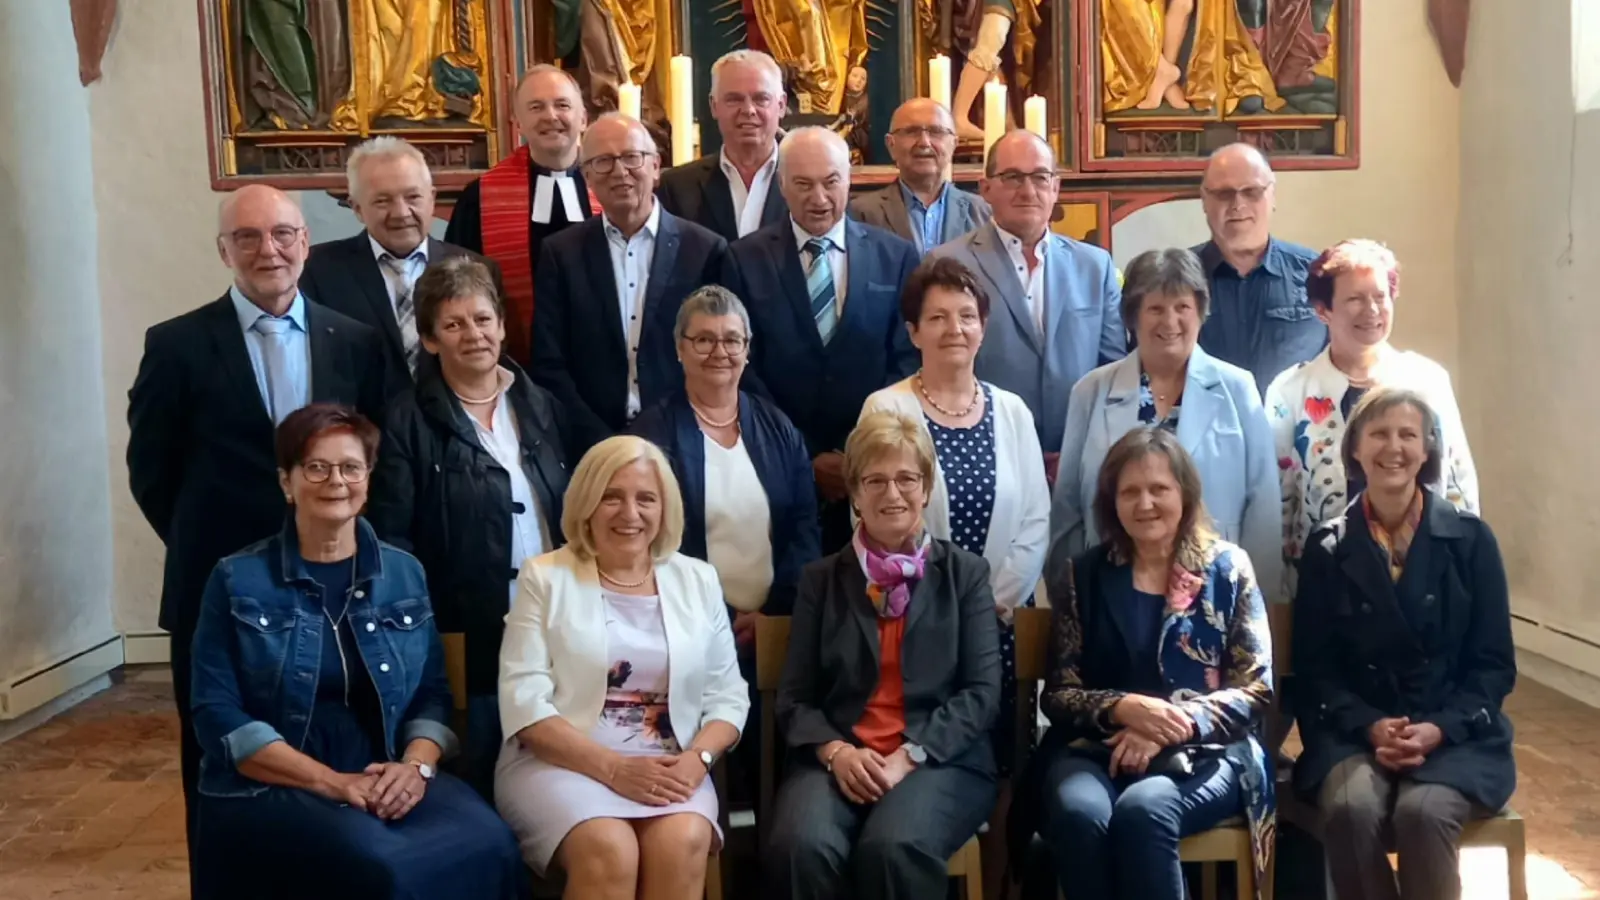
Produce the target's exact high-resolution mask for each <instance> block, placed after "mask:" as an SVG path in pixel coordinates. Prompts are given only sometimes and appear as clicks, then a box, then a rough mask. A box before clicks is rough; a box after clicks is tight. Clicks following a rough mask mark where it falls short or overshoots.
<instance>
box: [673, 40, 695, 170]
mask: <svg viewBox="0 0 1600 900" xmlns="http://www.w3.org/2000/svg"><path fill="white" fill-rule="evenodd" d="M693 65H694V63H693V62H692V61H691V60H690V59H689V57H687V56H674V57H673V58H672V68H671V74H672V99H671V104H670V108H669V109H668V110H667V119H668V121H670V122H671V123H672V164H673V165H675V166H681V165H683V164H684V163H686V162H688V161H689V160H691V159H694V145H695V139H694V69H693Z"/></svg>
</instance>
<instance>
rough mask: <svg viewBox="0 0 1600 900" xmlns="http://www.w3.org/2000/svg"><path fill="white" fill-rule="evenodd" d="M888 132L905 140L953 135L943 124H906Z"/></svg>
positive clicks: (934, 138)
mask: <svg viewBox="0 0 1600 900" xmlns="http://www.w3.org/2000/svg"><path fill="white" fill-rule="evenodd" d="M889 133H890V134H892V135H894V136H895V137H897V138H901V139H903V140H907V141H919V140H921V139H923V138H927V139H928V140H930V141H937V140H939V139H940V138H947V137H954V136H955V131H953V130H951V129H949V128H946V127H944V126H943V125H907V126H905V127H904V128H896V129H895V130H893V131H891V132H889Z"/></svg>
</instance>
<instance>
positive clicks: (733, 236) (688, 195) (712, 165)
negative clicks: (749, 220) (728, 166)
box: [656, 153, 789, 241]
mask: <svg viewBox="0 0 1600 900" xmlns="http://www.w3.org/2000/svg"><path fill="white" fill-rule="evenodd" d="M656 196H657V197H659V198H661V206H662V208H664V209H666V211H667V212H670V213H672V214H673V215H675V216H677V217H678V218H680V219H688V220H689V221H691V222H693V223H695V224H696V225H700V226H702V227H704V228H709V229H711V230H712V231H715V232H716V233H717V234H720V235H722V237H723V239H724V240H727V241H736V240H738V239H739V217H738V215H736V214H735V212H734V209H733V189H732V188H730V187H729V186H728V176H727V175H724V174H723V172H722V156H721V154H718V153H713V154H711V155H710V156H702V157H700V158H699V159H697V160H694V161H693V162H686V163H684V164H683V165H681V166H674V167H673V168H670V169H668V170H667V171H665V172H663V173H661V184H660V185H659V186H658V187H657V188H656ZM787 221H789V204H788V203H786V202H784V199H783V194H782V193H780V192H779V190H778V174H777V173H776V172H774V173H773V174H772V183H771V185H769V186H768V187H767V205H766V206H764V207H762V208H761V227H762V228H765V227H767V226H768V225H775V224H777V223H779V222H787Z"/></svg>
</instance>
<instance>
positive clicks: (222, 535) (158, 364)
mask: <svg viewBox="0 0 1600 900" xmlns="http://www.w3.org/2000/svg"><path fill="white" fill-rule="evenodd" d="M306 326H307V329H308V331H309V332H310V339H311V399H312V401H313V402H332V403H343V404H347V405H352V406H354V407H356V409H358V410H360V411H361V413H362V414H364V415H366V416H368V417H370V418H372V419H373V420H374V421H378V420H379V418H380V417H381V415H382V412H383V404H384V363H383V348H382V346H381V344H380V338H379V337H378V334H377V333H376V332H374V331H373V330H372V329H370V328H368V327H367V326H365V325H362V324H361V323H360V322H356V321H355V320H353V319H350V318H348V317H346V316H342V315H340V314H339V313H336V312H334V311H333V310H331V309H328V308H327V307H324V306H319V305H317V304H316V303H310V302H308V303H306ZM128 430H129V433H128V484H129V486H130V487H131V488H132V490H133V498H134V500H136V501H137V502H138V504H139V509H140V511H141V512H143V513H144V517H145V519H146V520H147V521H148V522H149V523H150V526H151V527H152V528H154V529H155V531H156V534H157V535H159V536H160V538H161V540H162V541H163V542H164V543H165V544H166V545H167V560H166V571H165V574H164V576H163V579H162V585H161V627H162V628H165V629H167V630H168V631H170V632H172V634H173V636H174V638H175V639H178V640H187V639H188V637H189V635H190V634H192V633H193V631H194V624H195V621H196V619H197V617H198V616H199V612H200V595H201V592H202V591H203V590H204V588H205V584H206V579H207V578H209V577H210V575H211V570H212V568H214V567H215V566H216V564H217V560H219V559H221V558H222V557H224V556H227V555H229V554H231V553H234V552H236V551H238V550H240V549H242V548H244V547H246V546H248V545H249V544H252V543H254V542H256V541H259V540H262V539H263V538H267V537H271V536H272V535H274V534H276V533H277V532H278V531H279V530H280V529H282V528H283V515H284V509H285V507H284V502H283V490H282V488H280V487H279V485H278V465H277V462H276V461H275V459H274V456H273V436H274V434H275V432H276V426H275V425H274V424H273V421H272V417H271V416H270V415H269V414H268V413H267V406H266V403H265V402H264V401H262V399H261V391H260V389H259V388H258V387H257V386H256V377H255V370H254V369H253V368H252V367H251V365H250V355H249V351H248V350H246V349H245V342H244V332H243V331H241V330H240V328H239V319H238V316H237V315H236V314H235V312H234V307H233V301H232V300H230V299H229V297H228V295H226V294H224V295H223V296H222V298H221V299H219V300H216V301H214V302H212V303H208V304H206V305H205V306H202V307H200V308H199V309H197V310H194V311H192V312H188V313H185V314H183V315H181V316H178V317H177V318H175V319H169V320H168V321H166V322H162V323H161V324H159V325H156V326H154V327H152V328H151V329H150V330H149V331H147V332H145V342H144V358H143V359H142V360H140V362H139V374H138V376H137V377H136V378H135V379H134V382H133V387H132V389H130V390H129V391H128Z"/></svg>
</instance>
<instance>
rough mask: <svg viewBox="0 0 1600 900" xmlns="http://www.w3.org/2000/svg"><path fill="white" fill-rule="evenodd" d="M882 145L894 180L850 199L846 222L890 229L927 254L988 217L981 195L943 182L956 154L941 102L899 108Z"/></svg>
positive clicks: (913, 102)
mask: <svg viewBox="0 0 1600 900" xmlns="http://www.w3.org/2000/svg"><path fill="white" fill-rule="evenodd" d="M884 143H885V144H886V145H887V146H888V147H889V155H890V156H891V157H893V158H894V166H895V168H896V169H898V170H899V171H900V177H899V178H897V179H895V181H894V183H893V184H891V185H889V186H888V187H885V188H883V189H881V190H876V191H873V192H872V193H870V194H863V195H861V196H859V197H857V198H856V199H854V200H852V201H850V217H851V218H853V219H858V220H860V221H862V222H865V223H867V224H868V225H876V226H878V227H879V228H882V229H885V230H886V231H892V232H894V233H895V234H898V235H899V236H901V237H903V238H905V239H906V240H908V241H910V242H911V243H913V244H916V245H917V252H918V253H922V254H927V253H929V252H931V251H932V250H933V248H935V247H937V246H939V245H940V244H943V243H947V242H949V241H953V240H955V239H956V238H958V237H960V236H961V235H963V234H966V233H967V232H969V231H972V230H973V229H975V228H981V227H983V226H984V225H985V224H987V223H988V221H989V219H990V218H991V217H992V216H993V215H994V214H993V213H992V212H991V211H990V209H989V204H988V203H986V202H984V200H983V198H982V197H977V196H974V195H972V194H969V193H967V192H966V191H963V190H962V189H960V188H958V187H956V186H955V185H953V184H951V183H950V182H949V181H947V180H946V178H945V176H946V174H947V173H948V172H949V171H950V160H951V158H952V157H953V156H954V155H955V152H956V126H955V120H954V119H951V118H950V110H948V109H945V107H944V104H943V103H940V102H939V101H937V100H931V99H929V98H927V97H914V98H912V99H910V100H907V101H906V102H904V103H902V104H900V108H899V109H897V110H895V111H894V118H893V119H891V120H890V121H889V136H888V137H886V138H884Z"/></svg>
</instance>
